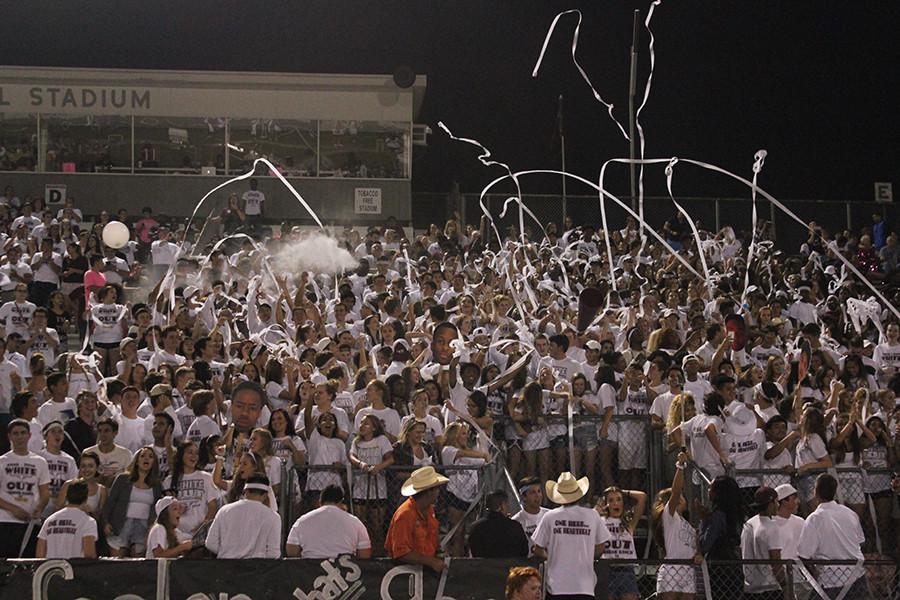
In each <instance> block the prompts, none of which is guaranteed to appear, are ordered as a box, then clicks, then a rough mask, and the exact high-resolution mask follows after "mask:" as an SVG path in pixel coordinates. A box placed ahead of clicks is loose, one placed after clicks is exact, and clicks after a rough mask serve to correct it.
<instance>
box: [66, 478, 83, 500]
mask: <svg viewBox="0 0 900 600" xmlns="http://www.w3.org/2000/svg"><path fill="white" fill-rule="evenodd" d="M88 491H89V489H88V484H87V482H86V481H85V480H84V479H73V480H72V481H70V482H69V487H68V488H67V489H66V504H74V505H75V506H81V505H82V504H84V503H85V502H87V499H88Z"/></svg>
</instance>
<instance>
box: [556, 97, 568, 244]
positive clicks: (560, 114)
mask: <svg viewBox="0 0 900 600" xmlns="http://www.w3.org/2000/svg"><path fill="white" fill-rule="evenodd" d="M556 125H557V127H559V148H560V158H561V162H562V171H563V173H565V172H566V135H565V130H564V129H563V96H562V94H560V95H559V107H558V110H557V111H556ZM567 214H568V199H567V198H566V176H565V175H563V176H562V220H563V222H562V225H563V227H565V223H566V215H567Z"/></svg>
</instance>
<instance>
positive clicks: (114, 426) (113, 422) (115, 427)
mask: <svg viewBox="0 0 900 600" xmlns="http://www.w3.org/2000/svg"><path fill="white" fill-rule="evenodd" d="M103 425H108V426H109V427H111V428H112V430H113V431H115V432H116V433H118V432H119V423H118V422H117V421H116V420H115V419H111V418H109V417H106V418H105V419H100V421H99V422H98V423H97V429H98V430H99V429H100V427H102V426H103Z"/></svg>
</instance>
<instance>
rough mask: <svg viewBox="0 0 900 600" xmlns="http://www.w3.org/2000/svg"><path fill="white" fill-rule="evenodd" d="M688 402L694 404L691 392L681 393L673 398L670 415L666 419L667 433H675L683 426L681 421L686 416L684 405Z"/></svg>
mask: <svg viewBox="0 0 900 600" xmlns="http://www.w3.org/2000/svg"><path fill="white" fill-rule="evenodd" d="M688 400H690V401H691V402H694V395H693V394H691V393H690V392H681V393H680V394H678V395H677V396H675V397H674V398H672V404H670V405H669V414H668V415H667V417H666V431H667V432H669V431H673V430H674V429H675V428H676V427H678V426H679V425H681V423H682V420H681V419H682V416H683V415H684V405H685V403H686V402H687V401H688ZM695 408H696V406H695Z"/></svg>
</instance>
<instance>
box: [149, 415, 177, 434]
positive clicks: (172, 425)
mask: <svg viewBox="0 0 900 600" xmlns="http://www.w3.org/2000/svg"><path fill="white" fill-rule="evenodd" d="M153 418H154V419H157V418H163V419H165V420H166V425H168V426H169V428H170V429H171V430H172V431H175V419H173V418H172V415H170V414H169V413H166V412H161V413H156V414H154V415H153Z"/></svg>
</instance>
